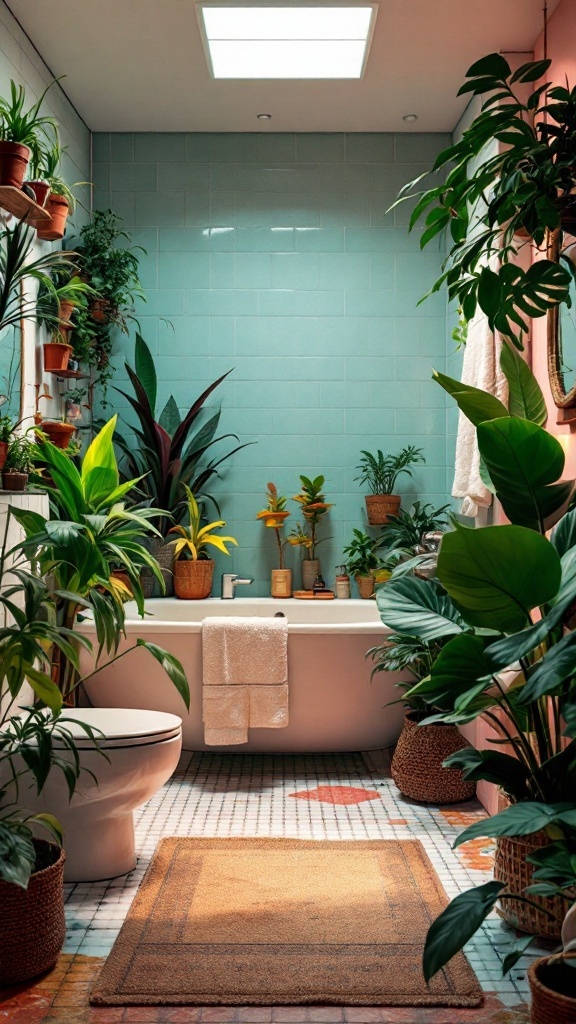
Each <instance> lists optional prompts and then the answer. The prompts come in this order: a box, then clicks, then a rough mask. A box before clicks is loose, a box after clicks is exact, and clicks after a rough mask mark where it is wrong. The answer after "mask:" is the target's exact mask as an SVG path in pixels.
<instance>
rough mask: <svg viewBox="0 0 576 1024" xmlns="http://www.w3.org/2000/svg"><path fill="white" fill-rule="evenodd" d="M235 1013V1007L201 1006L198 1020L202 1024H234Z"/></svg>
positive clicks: (235, 1019)
mask: <svg viewBox="0 0 576 1024" xmlns="http://www.w3.org/2000/svg"><path fill="white" fill-rule="evenodd" d="M237 1012H238V1011H237V1008H236V1007H235V1006H203V1007H202V1013H201V1014H200V1020H201V1021H202V1024H234V1022H235V1021H237V1020H238V1017H237V1016H236V1014H237Z"/></svg>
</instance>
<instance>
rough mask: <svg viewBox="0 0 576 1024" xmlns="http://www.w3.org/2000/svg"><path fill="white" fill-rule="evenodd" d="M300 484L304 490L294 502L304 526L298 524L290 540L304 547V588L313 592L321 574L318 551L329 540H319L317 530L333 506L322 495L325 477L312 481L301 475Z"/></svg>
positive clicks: (297, 545) (295, 496)
mask: <svg viewBox="0 0 576 1024" xmlns="http://www.w3.org/2000/svg"><path fill="white" fill-rule="evenodd" d="M300 483H301V484H302V489H301V491H300V493H299V494H295V495H294V501H297V502H298V504H299V505H300V507H301V510H302V516H303V519H304V525H303V526H302V525H301V524H300V523H296V525H295V526H294V528H293V529H292V531H291V533H290V536H289V538H288V540H289V542H290V544H292V545H293V546H294V547H303V548H304V549H305V550H306V552H307V554H306V556H305V557H304V558H303V559H302V587H303V588H304V590H312V588H313V586H314V581H315V579H316V577H317V576H318V575H319V573H320V559H319V558H317V557H316V549H317V547H318V545H319V544H321V543H322V540H328V538H327V537H323V538H322V540H318V539H317V537H316V528H317V526H318V524H319V523H320V522H321V521H322V519H323V518H324V516H325V515H326V513H327V512H328V511H329V510H330V509H331V508H332V505H331V504H329V503H328V502H326V501H325V499H324V494H323V493H322V488H323V486H324V477H323V476H317V477H315V479H314V480H311V479H310V478H309V477H307V476H302V475H301V476H300Z"/></svg>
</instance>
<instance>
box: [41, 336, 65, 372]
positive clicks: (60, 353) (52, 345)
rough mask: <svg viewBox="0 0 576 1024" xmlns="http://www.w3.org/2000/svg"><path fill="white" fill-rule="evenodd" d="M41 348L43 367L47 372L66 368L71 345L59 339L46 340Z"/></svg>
mask: <svg viewBox="0 0 576 1024" xmlns="http://www.w3.org/2000/svg"><path fill="white" fill-rule="evenodd" d="M43 348H44V369H45V370H46V372H47V373H49V372H51V371H54V370H55V371H58V370H67V369H68V362H69V359H70V355H71V353H72V345H65V344H64V343H63V342H61V341H47V342H46V344H45V345H44V346H43Z"/></svg>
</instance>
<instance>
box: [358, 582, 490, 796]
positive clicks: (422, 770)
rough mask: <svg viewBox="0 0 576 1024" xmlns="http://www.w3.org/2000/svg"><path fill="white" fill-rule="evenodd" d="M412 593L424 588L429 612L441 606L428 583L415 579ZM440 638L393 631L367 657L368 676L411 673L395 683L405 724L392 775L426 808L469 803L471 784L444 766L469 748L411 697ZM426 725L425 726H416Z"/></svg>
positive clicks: (426, 673) (455, 728)
mask: <svg viewBox="0 0 576 1024" xmlns="http://www.w3.org/2000/svg"><path fill="white" fill-rule="evenodd" d="M415 583H416V588H417V590H420V591H421V589H422V587H429V590H428V592H427V593H426V600H427V602H428V605H429V607H430V608H431V609H434V608H440V607H441V599H440V598H439V595H438V593H437V591H436V589H435V588H434V586H433V585H431V584H428V583H427V582H424V581H422V580H416V581H415ZM449 639H450V635H449V634H448V635H447V636H445V637H439V638H438V639H435V640H431V641H426V640H422V638H421V637H420V636H418V635H417V634H416V633H393V634H391V635H390V636H388V637H387V638H386V643H384V644H382V645H381V646H378V647H371V648H370V650H369V651H367V653H366V657H371V658H372V660H373V661H375V662H376V664H375V666H374V668H373V669H372V673H371V678H373V677H374V675H376V674H377V673H378V672H404V673H410V677H411V678H410V679H408V680H406V681H405V682H404V681H403V682H400V683H397V686H398V687H399V688H400V689H401V690H402V691H403V692H402V698H401V699H402V703H403V704H404V706H405V715H404V726H403V729H402V732H401V734H400V737H399V739H398V743H397V745H396V749H395V751H394V755H393V757H392V763H391V774H392V778H393V780H394V782H395V783H396V785H397V787H398V789H399V790H400V792H401V793H402V794H403V795H404V796H407V797H408V798H409V799H411V800H418V801H420V802H421V803H427V804H450V803H459V802H460V801H463V800H470V799H471V798H472V797H473V796H474V794H475V792H476V783H475V782H473V781H467V780H465V779H464V778H463V776H462V772H461V771H458V770H455V769H454V768H452V769H449V768H446V767H445V766H444V761H445V760H446V758H447V757H449V756H450V755H451V754H455V753H456V752H457V751H460V750H463V749H464V748H469V747H470V744H469V743H468V741H467V740H465V739H464V737H463V736H462V733H461V732H460V731H459V729H458V726H456V725H453V724H451V723H446V722H431V723H429V724H426V719H429V718H430V713H431V708H430V705H429V704H428V703H427V702H426V701H425V700H424V699H423V698H422V697H421V696H419V695H418V694H414V693H412V692H411V691H412V687H413V686H414V682H415V681H420V680H423V679H426V678H427V677H428V676H429V675H430V673H431V671H432V666H433V664H434V662H435V661H436V658H437V657H438V655H439V654H440V651H441V650H442V647H443V646H444V644H445V643H446V642H447V641H448V640H449ZM421 723H425V724H421Z"/></svg>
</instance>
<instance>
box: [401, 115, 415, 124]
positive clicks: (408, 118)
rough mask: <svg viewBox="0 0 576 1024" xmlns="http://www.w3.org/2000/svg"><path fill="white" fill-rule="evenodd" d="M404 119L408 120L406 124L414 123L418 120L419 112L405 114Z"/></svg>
mask: <svg viewBox="0 0 576 1024" xmlns="http://www.w3.org/2000/svg"><path fill="white" fill-rule="evenodd" d="M402 120H403V121H406V124H414V122H415V121H417V120H418V114H404V117H403V118H402Z"/></svg>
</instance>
